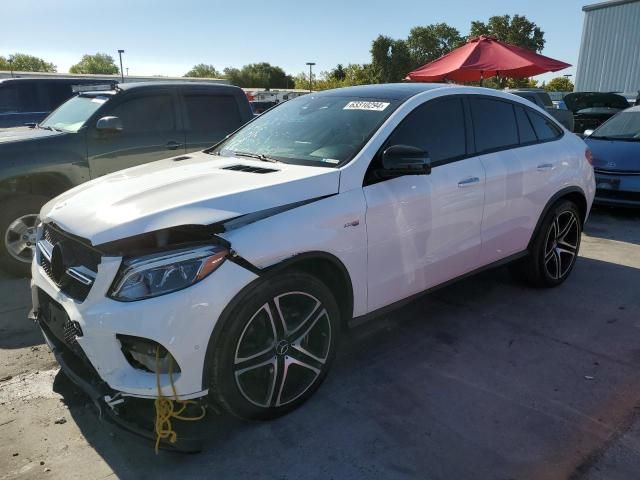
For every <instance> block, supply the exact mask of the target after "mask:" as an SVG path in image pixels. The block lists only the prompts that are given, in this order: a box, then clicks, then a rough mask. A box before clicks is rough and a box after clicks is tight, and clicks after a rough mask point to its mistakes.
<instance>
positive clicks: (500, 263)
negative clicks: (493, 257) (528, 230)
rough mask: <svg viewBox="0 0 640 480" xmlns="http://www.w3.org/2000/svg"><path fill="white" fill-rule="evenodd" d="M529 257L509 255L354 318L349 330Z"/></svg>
mask: <svg viewBox="0 0 640 480" xmlns="http://www.w3.org/2000/svg"><path fill="white" fill-rule="evenodd" d="M527 255H529V251H528V250H524V251H522V252H519V253H514V254H513V255H509V256H508V257H505V258H502V259H500V260H498V261H496V262H493V263H490V264H488V265H485V266H483V267H480V268H477V269H475V270H472V271H470V272H467V273H465V274H463V275H460V276H459V277H455V278H452V279H451V280H447V281H446V282H444V283H441V284H439V285H436V286H434V287H430V288H428V289H427V290H423V291H422V292H418V293H415V294H413V295H411V296H410V297H407V298H403V299H402V300H398V301H397V302H394V303H392V304H390V305H386V306H384V307H381V308H379V309H377V310H374V311H373V312H369V313H366V314H364V315H361V316H359V317H354V318H352V319H351V320H350V321H349V322H348V325H349V328H354V327H357V326H359V325H362V324H364V323H367V322H368V321H369V320H372V319H374V318H377V317H380V316H382V315H385V314H387V313H389V312H391V311H393V310H396V309H398V308H401V307H403V306H405V305H407V304H409V303H411V302H413V301H414V300H416V299H418V298H420V297H422V296H423V295H427V294H429V293H432V292H435V291H436V290H440V289H441V288H444V287H448V286H449V285H451V284H452V283H456V282H459V281H460V280H463V279H465V278H468V277H472V276H473V275H476V274H478V273H480V272H484V271H486V270H492V269H494V268H498V267H502V266H503V265H507V264H509V263H511V262H514V261H516V260H519V259H521V258H524V257H526V256H527Z"/></svg>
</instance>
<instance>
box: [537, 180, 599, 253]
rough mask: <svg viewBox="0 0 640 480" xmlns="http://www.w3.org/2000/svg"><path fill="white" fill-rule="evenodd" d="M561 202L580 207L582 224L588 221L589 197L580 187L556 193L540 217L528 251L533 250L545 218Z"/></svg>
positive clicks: (568, 188)
mask: <svg viewBox="0 0 640 480" xmlns="http://www.w3.org/2000/svg"><path fill="white" fill-rule="evenodd" d="M560 200H571V201H572V202H573V203H575V204H576V206H577V207H578V211H579V212H580V219H581V220H582V224H583V225H584V223H585V222H586V220H587V208H588V204H587V196H586V195H585V193H584V190H582V188H580V187H576V186H572V187H565V188H563V189H562V190H559V191H558V192H556V193H555V194H554V195H553V196H552V197H551V198H550V199H549V201H548V202H547V204H546V205H545V206H544V208H543V209H542V213H540V216H539V217H538V222H537V223H536V226H535V228H534V229H533V232H532V234H531V238H530V239H529V244H528V245H527V249H530V248H531V244H532V242H533V241H534V239H535V238H536V236H537V235H538V232H539V231H540V228H541V227H542V222H543V221H544V218H545V217H546V216H547V213H548V212H549V210H551V208H552V207H553V206H554V205H555V204H556V203H558V202H559V201H560Z"/></svg>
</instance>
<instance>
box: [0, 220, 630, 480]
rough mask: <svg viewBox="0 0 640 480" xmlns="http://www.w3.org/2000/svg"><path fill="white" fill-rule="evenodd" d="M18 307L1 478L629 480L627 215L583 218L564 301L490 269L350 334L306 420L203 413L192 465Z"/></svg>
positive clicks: (10, 327)
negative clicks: (151, 435)
mask: <svg viewBox="0 0 640 480" xmlns="http://www.w3.org/2000/svg"><path fill="white" fill-rule="evenodd" d="M29 303H30V296H29V292H28V282H27V280H24V279H12V278H9V277H7V276H2V277H0V478H60V479H62V478H64V479H73V478H82V479H87V478H116V477H117V478H131V479H134V478H135V479H147V478H148V479H159V478H181V479H191V478H218V479H245V478H246V479H262V478H266V479H292V480H293V479H361V478H364V479H377V478H380V479H410V478H411V479H413V478H419V479H456V480H462V479H497V480H508V479H514V480H515V479H518V480H520V479H532V480H533V479H535V480H545V479H572V480H575V479H591V480H593V479H603V480H604V479H606V480H617V479H635V478H640V374H639V372H640V212H637V211H636V212H634V211H631V212H614V211H612V210H598V211H596V212H594V214H593V215H592V218H591V219H590V221H589V223H588V224H587V227H586V231H585V234H584V236H583V239H582V250H581V258H579V260H578V263H577V265H576V267H575V270H574V272H573V274H572V276H571V277H570V279H569V280H568V281H567V282H566V283H565V284H564V285H562V286H561V287H559V288H556V289H551V290H540V289H531V288H528V287H526V286H523V285H521V284H518V283H516V282H514V281H513V280H512V279H511V277H510V276H509V274H508V272H507V270H506V269H505V268H501V269H497V270H493V271H489V272H485V273H483V274H480V275H478V276H476V277H473V278H469V279H466V280H464V281H461V282H458V283H456V284H453V285H451V286H449V287H446V288H444V289H442V290H439V291H437V292H435V293H433V294H431V295H428V296H425V297H422V298H420V299H418V300H416V301H414V302H413V303H411V304H409V305H407V306H405V307H404V308H402V309H400V310H397V311H394V312H392V313H390V314H388V315H386V316H384V317H380V318H377V319H375V320H373V321H371V322H369V323H367V324H365V325H361V326H359V327H357V328H355V329H354V330H353V331H351V332H349V333H348V334H346V335H344V336H343V338H342V342H341V347H340V353H339V355H338V357H337V359H336V362H335V364H334V368H333V370H332V371H331V373H330V374H329V376H328V377H327V379H326V381H325V383H324V384H323V385H322V387H321V388H320V390H319V391H318V392H317V394H316V395H315V396H314V397H313V398H312V399H311V400H310V401H309V402H308V403H307V404H305V405H304V406H303V407H302V408H300V409H299V410H297V411H295V412H293V413H291V414H290V415H288V416H286V417H283V418H281V419H278V420H276V421H272V422H267V423H245V422H241V421H239V420H236V419H233V418H229V417H227V416H225V415H213V416H212V417H211V418H210V419H209V420H207V424H206V427H207V429H208V430H209V435H208V437H207V440H206V444H205V450H204V451H203V452H202V453H200V454H195V455H184V454H177V453H172V452H161V453H160V455H158V456H156V455H155V454H154V452H153V448H152V445H151V444H150V443H149V442H146V441H143V440H140V439H138V438H136V437H133V436H131V435H129V434H126V433H123V432H120V431H118V430H116V429H113V428H112V427H109V426H107V425H105V424H103V423H100V422H99V421H98V419H97V417H96V415H95V412H94V409H93V407H92V406H91V404H90V402H89V401H88V399H87V398H86V397H84V396H83V395H82V394H81V393H80V392H78V391H77V389H75V388H74V387H73V386H72V385H71V384H70V382H69V381H68V380H67V379H66V378H65V376H64V374H62V373H60V372H58V371H57V369H56V367H55V363H54V362H53V360H52V357H51V355H50V353H49V352H48V351H47V349H46V346H44V345H43V343H42V338H41V336H40V334H39V333H38V332H37V330H36V329H35V327H34V326H33V325H32V324H31V323H29V322H28V321H27V320H26V319H25V318H26V314H27V311H28V308H29ZM44 475H47V476H46V477H44Z"/></svg>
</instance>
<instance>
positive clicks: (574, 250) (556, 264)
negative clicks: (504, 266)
mask: <svg viewBox="0 0 640 480" xmlns="http://www.w3.org/2000/svg"><path fill="white" fill-rule="evenodd" d="M581 236H582V220H581V215H580V212H579V210H578V207H577V206H576V204H575V203H573V202H572V201H570V200H560V201H559V202H558V203H556V204H555V205H554V206H553V207H552V208H551V209H550V210H549V212H548V213H547V214H546V216H545V218H544V220H543V221H542V224H541V226H540V229H539V230H538V232H537V233H536V236H535V238H534V239H533V241H532V242H531V247H530V250H529V255H528V256H527V257H525V258H524V259H522V260H521V261H519V262H517V263H516V264H514V265H513V266H512V270H513V271H514V273H515V274H516V276H517V277H519V278H522V279H524V280H525V281H526V282H527V283H529V284H530V285H532V286H535V287H555V286H558V285H560V284H561V283H563V282H564V281H565V280H566V279H567V278H568V277H569V274H570V273H571V271H572V270H573V267H574V266H575V263H576V259H577V257H578V251H579V250H580V238H581Z"/></svg>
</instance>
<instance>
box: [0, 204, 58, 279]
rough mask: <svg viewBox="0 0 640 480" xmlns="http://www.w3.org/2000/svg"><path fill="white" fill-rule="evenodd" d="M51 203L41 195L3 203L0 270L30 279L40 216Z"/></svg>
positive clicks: (1, 212) (0, 213)
mask: <svg viewBox="0 0 640 480" xmlns="http://www.w3.org/2000/svg"><path fill="white" fill-rule="evenodd" d="M48 200H49V199H48V198H47V197H43V196H41V195H15V196H12V197H8V198H4V199H2V200H1V202H2V210H1V211H0V240H1V241H0V268H2V269H3V270H5V271H8V272H10V273H12V274H14V275H17V276H20V277H28V276H29V275H30V272H31V259H32V258H33V253H34V252H35V248H36V245H35V244H36V226H37V225H38V214H39V212H40V208H42V206H43V205H44V204H45V203H47V201H48Z"/></svg>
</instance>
